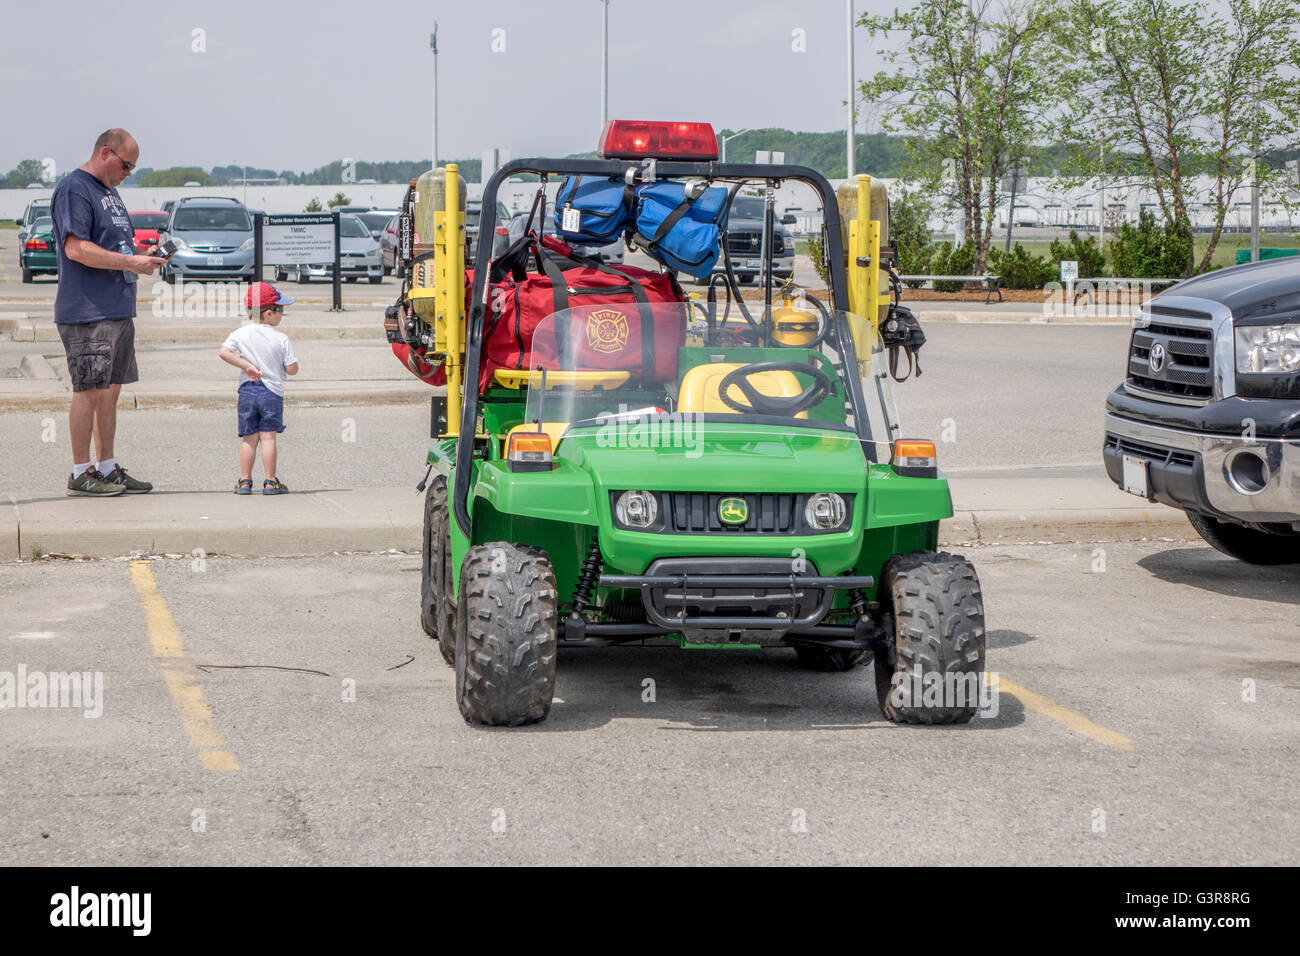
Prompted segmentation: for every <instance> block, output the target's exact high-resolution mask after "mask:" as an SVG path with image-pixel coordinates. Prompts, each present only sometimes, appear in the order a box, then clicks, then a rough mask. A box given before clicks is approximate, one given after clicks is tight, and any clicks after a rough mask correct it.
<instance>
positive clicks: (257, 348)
mask: <svg viewBox="0 0 1300 956" xmlns="http://www.w3.org/2000/svg"><path fill="white" fill-rule="evenodd" d="M244 302H245V304H246V305H247V306H248V318H249V324H248V325H241V326H240V327H239V328H237V329H235V331H233V332H231V333H230V336H229V337H228V338H227V339H226V341H225V344H223V345H222V346H221V351H220V352H219V353H218V354H219V355H220V356H221V358H222V359H223V360H224V361H226V362H229V363H230V364H231V365H233V366H235V368H237V369H240V370H241V371H242V372H243V375H241V376H240V378H239V437H240V438H242V439H243V440H244V443H243V445H242V446H241V447H240V449H239V474H240V478H239V482H238V483H237V484H236V485H235V494H237V495H251V494H252V493H253V461H254V459H256V458H257V446H258V445H259V444H260V445H261V446H262V470H263V471H264V472H266V479H265V480H264V481H263V482H262V494H264V495H282V494H284V493H285V492H287V491H288V490H289V489H288V487H287V486H286V485H285V484H284V483H283V482H281V481H280V479H279V478H277V477H276V474H275V463H276V462H275V459H276V448H275V436H276V435H277V434H278V433H280V432H282V431H284V376H285V374H286V373H287V374H289V375H297V374H298V356H296V355H294V354H293V345H292V344H291V343H290V342H289V337H288V336H287V335H285V334H284V333H283V332H278V331H276V328H275V327H276V326H277V325H279V324H280V319H281V318H283V317H284V307H285V306H286V305H290V304H291V303H292V302H293V297H292V296H283V295H280V293H279V292H277V291H276V289H275V286H273V285H268V284H267V283H265V282H255V283H253V285H252V286H250V287H249V289H248V295H247V296H245V298H244Z"/></svg>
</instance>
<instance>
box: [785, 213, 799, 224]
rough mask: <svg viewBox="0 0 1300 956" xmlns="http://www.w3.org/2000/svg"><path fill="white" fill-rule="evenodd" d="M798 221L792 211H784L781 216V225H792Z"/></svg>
mask: <svg viewBox="0 0 1300 956" xmlns="http://www.w3.org/2000/svg"><path fill="white" fill-rule="evenodd" d="M798 221H799V220H798V219H796V218H795V217H794V214H793V213H786V214H785V215H784V216H782V217H781V225H783V226H793V225H794V224H795V223H796V222H798Z"/></svg>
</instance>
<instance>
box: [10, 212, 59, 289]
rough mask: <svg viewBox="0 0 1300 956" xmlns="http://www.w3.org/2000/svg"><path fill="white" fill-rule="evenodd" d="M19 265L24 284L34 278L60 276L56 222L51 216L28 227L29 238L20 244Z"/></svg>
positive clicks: (40, 219)
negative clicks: (55, 238) (55, 232)
mask: <svg viewBox="0 0 1300 956" xmlns="http://www.w3.org/2000/svg"><path fill="white" fill-rule="evenodd" d="M18 265H19V266H20V267H21V268H22V271H23V281H24V282H31V281H32V277H33V276H38V275H52V276H57V275H58V274H59V253H58V249H57V247H56V244H55V241H54V220H53V219H51V218H50V217H49V216H42V217H41V218H39V219H37V220H36V221H35V222H33V223H32V224H31V226H30V227H28V231H27V238H26V239H24V240H23V241H22V242H20V243H19V244H18Z"/></svg>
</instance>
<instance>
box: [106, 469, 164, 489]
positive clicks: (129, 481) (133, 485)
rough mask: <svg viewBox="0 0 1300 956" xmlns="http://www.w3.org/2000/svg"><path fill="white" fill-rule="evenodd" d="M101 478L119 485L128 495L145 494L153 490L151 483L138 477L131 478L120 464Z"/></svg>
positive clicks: (111, 483)
mask: <svg viewBox="0 0 1300 956" xmlns="http://www.w3.org/2000/svg"><path fill="white" fill-rule="evenodd" d="M103 480H104V481H106V482H108V483H109V484H110V485H121V486H122V489H123V490H124V491H125V492H126V493H127V494H128V495H147V494H148V493H149V492H151V491H153V485H151V484H149V482H147V481H141V480H140V479H139V478H132V477H131V476H130V475H128V474H127V473H126V469H125V468H123V467H122V466H121V465H118V466H117V467H116V468H114V469H113V470H112V471H110V472H109V473H108V474H107V475H104V476H103Z"/></svg>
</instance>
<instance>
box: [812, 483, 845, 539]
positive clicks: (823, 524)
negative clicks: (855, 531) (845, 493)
mask: <svg viewBox="0 0 1300 956" xmlns="http://www.w3.org/2000/svg"><path fill="white" fill-rule="evenodd" d="M848 513H849V509H848V506H847V505H845V504H844V499H843V498H842V497H841V496H840V495H837V494H835V493H834V492H833V491H832V492H822V493H820V494H816V495H809V496H808V503H807V504H805V505H804V506H803V517H804V521H806V522H807V523H808V527H810V528H816V529H817V530H818V531H830V530H832V529H834V528H838V527H840V525H842V524H844V519H845V517H847V516H848Z"/></svg>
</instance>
